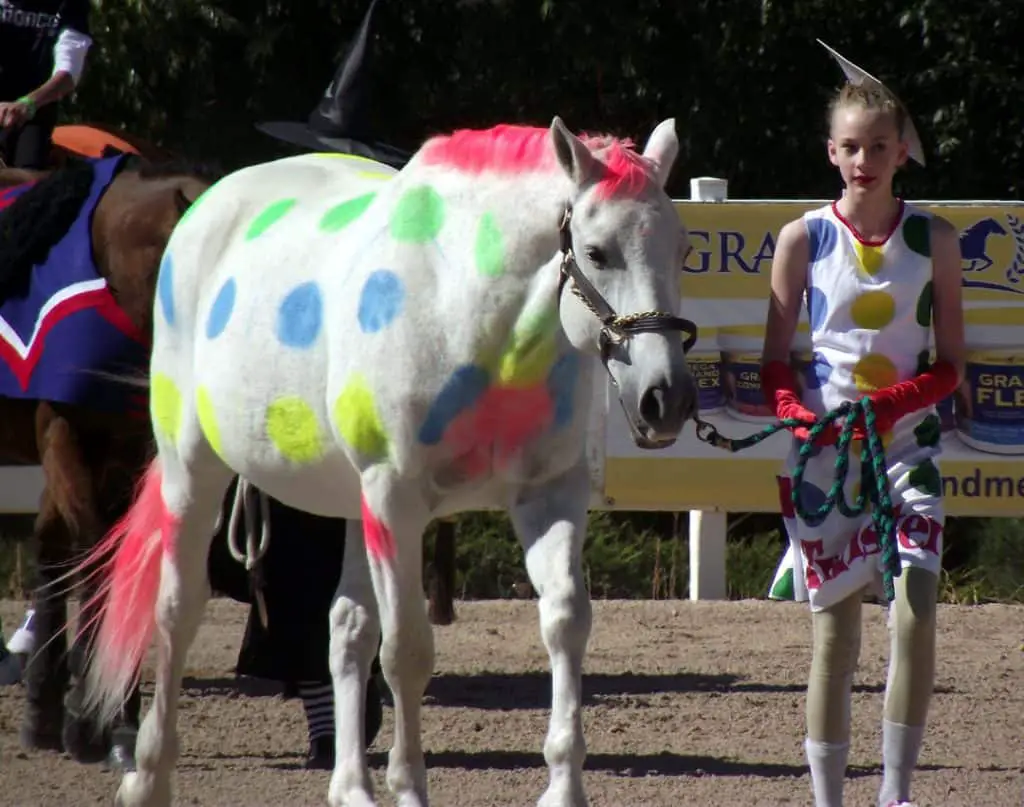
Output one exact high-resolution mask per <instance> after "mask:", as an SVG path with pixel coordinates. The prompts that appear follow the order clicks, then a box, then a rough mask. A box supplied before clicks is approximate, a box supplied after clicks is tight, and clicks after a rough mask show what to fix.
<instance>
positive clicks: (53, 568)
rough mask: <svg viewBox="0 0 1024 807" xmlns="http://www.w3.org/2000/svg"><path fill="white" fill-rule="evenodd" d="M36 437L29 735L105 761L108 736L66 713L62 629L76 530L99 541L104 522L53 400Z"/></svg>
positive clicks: (81, 757) (71, 433) (35, 742)
mask: <svg viewBox="0 0 1024 807" xmlns="http://www.w3.org/2000/svg"><path fill="white" fill-rule="evenodd" d="M36 442H37V445H38V447H39V458H40V462H41V465H42V468H43V473H44V475H45V477H46V495H45V497H44V504H43V507H42V508H41V509H40V514H39V521H38V522H37V529H36V536H37V544H38V552H39V557H38V563H37V564H36V580H35V585H34V586H33V599H34V601H35V602H34V607H35V609H36V620H37V621H36V634H37V638H36V645H37V652H36V654H35V656H34V657H33V659H32V660H31V662H30V663H29V665H28V666H27V668H26V675H25V684H26V690H27V692H26V694H27V698H26V715H25V721H24V725H23V728H22V741H23V743H25V744H26V745H30V746H33V747H47V748H54V747H61V748H64V749H65V750H67V751H68V752H69V753H71V755H72V756H73V757H74V758H75V759H77V760H78V761H80V762H98V761H100V760H102V759H103V757H104V756H105V754H106V743H105V741H104V738H103V737H102V736H101V735H99V734H98V733H97V732H95V731H89V730H83V726H81V725H78V724H77V723H76V721H74V720H72V721H71V722H70V724H69V722H68V721H67V720H66V719H65V714H64V695H65V691H66V690H67V686H68V678H69V674H70V670H69V667H68V663H67V637H66V635H65V634H64V632H63V631H64V626H65V625H66V623H67V598H66V595H65V591H66V590H67V587H68V586H67V582H66V581H64V580H61V579H60V578H61V576H62V575H63V574H64V573H65V572H66V570H67V566H68V562H69V561H70V559H71V557H72V553H73V550H74V548H75V545H76V543H77V542H76V540H75V539H76V537H79V536H81V535H87V536H89V537H90V538H92V539H93V540H95V537H96V535H97V532H98V530H99V529H100V520H99V517H98V514H97V513H96V507H95V496H94V493H93V481H92V477H91V476H90V474H89V470H88V466H87V465H86V463H85V459H84V456H83V452H82V448H81V445H80V443H79V439H78V436H77V434H76V431H75V429H74V427H73V425H72V424H71V423H70V422H69V420H68V419H67V418H66V417H65V416H64V415H62V414H61V413H60V412H59V411H58V410H57V409H56V408H54V407H52V406H50V405H49V404H45V403H44V404H40V405H39V407H38V409H37V410H36ZM74 650H75V651H76V652H74V653H73V655H74V656H77V655H79V654H78V652H77V650H78V648H74ZM73 661H74V659H73ZM79 666H80V665H79ZM54 731H56V733H57V740H56V741H55V740H54V737H53V735H54Z"/></svg>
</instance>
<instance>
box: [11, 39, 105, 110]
mask: <svg viewBox="0 0 1024 807" xmlns="http://www.w3.org/2000/svg"><path fill="white" fill-rule="evenodd" d="M90 47H92V39H91V38H90V37H89V36H88V35H87V34H83V33H82V32H81V31H78V30H76V29H74V28H64V29H63V30H62V31H61V32H60V34H59V35H58V36H57V41H56V42H55V43H54V45H53V74H52V75H51V76H50V78H48V79H47V80H46V81H45V82H43V83H42V84H41V85H40V86H39V87H37V88H36V89H34V90H33V91H32V92H30V93H28V94H27V95H26V96H25V97H26V98H28V99H29V100H30V101H31V102H32V103H33V104H34V105H35V110H38V109H39V108H41V107H44V106H46V105H47V104H52V103H55V102H57V101H59V100H61V99H62V98H64V97H65V96H68V95H70V94H71V93H73V92H74V91H75V89H76V88H77V87H78V82H79V81H81V79H82V71H83V70H84V69H85V57H86V55H87V54H88V53H89V48H90ZM35 110H32V112H33V113H34V112H35Z"/></svg>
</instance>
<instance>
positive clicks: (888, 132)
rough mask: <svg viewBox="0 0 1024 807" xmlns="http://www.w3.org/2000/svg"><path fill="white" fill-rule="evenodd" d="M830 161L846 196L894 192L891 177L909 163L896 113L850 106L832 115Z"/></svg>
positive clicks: (841, 108) (829, 145)
mask: <svg viewBox="0 0 1024 807" xmlns="http://www.w3.org/2000/svg"><path fill="white" fill-rule="evenodd" d="M828 158H829V161H830V162H831V163H832V165H834V166H836V167H837V168H838V169H839V174H840V176H842V178H843V182H844V183H845V184H846V188H847V193H849V194H851V195H867V194H872V193H875V192H881V193H891V191H892V178H893V176H894V175H895V173H896V169H897V168H899V167H900V166H901V165H903V164H904V163H905V162H906V161H907V144H906V143H904V142H902V141H901V140H900V134H899V130H898V128H897V126H896V119H895V116H894V115H893V113H891V112H887V111H883V110H880V109H867V108H865V107H862V106H857V105H850V106H844V107H840V108H839V109H837V110H836V111H835V114H834V115H833V116H832V136H831V137H830V138H829V140H828Z"/></svg>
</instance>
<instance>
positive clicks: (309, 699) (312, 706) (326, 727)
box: [299, 681, 334, 742]
mask: <svg viewBox="0 0 1024 807" xmlns="http://www.w3.org/2000/svg"><path fill="white" fill-rule="evenodd" d="M299 697H300V698H302V708H303V709H305V710H306V722H307V723H308V724H309V741H310V742H313V741H314V740H316V739H318V738H320V737H327V736H329V735H331V734H334V689H333V686H332V685H331V684H330V683H327V684H325V683H323V682H322V681H299Z"/></svg>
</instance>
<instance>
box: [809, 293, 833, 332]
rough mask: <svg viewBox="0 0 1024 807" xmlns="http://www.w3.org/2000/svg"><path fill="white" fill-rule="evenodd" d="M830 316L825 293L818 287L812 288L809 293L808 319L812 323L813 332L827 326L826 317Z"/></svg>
mask: <svg viewBox="0 0 1024 807" xmlns="http://www.w3.org/2000/svg"><path fill="white" fill-rule="evenodd" d="M826 314H828V300H827V299H825V292H823V291H822V290H821V289H819V288H818V287H817V286H811V288H810V290H809V291H808V292H807V318H808V319H809V320H810V322H811V330H812V331H816V330H818V329H819V328H821V327H822V326H823V325H824V324H825V315H826Z"/></svg>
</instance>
